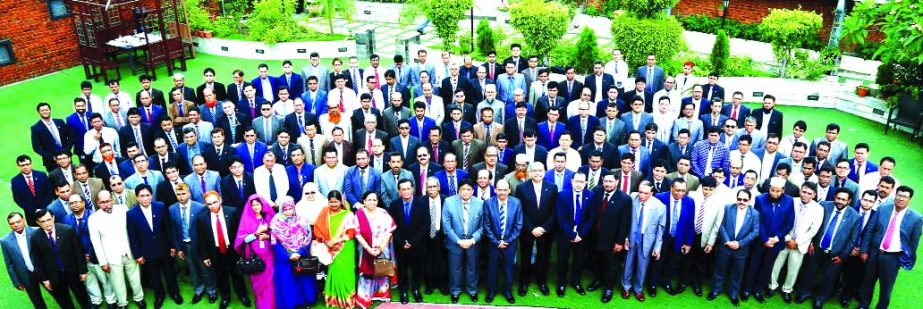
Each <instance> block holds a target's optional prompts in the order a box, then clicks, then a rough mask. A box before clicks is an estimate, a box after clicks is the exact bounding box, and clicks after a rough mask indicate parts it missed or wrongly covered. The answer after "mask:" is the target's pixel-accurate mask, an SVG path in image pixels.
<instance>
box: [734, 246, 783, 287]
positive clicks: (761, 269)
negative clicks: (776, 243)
mask: <svg viewBox="0 0 923 309" xmlns="http://www.w3.org/2000/svg"><path fill="white" fill-rule="evenodd" d="M752 246H753V248H751V249H750V262H749V263H748V264H747V272H746V275H745V276H744V284H743V291H744V292H762V291H763V289H764V288H766V284H767V283H768V282H769V275H770V274H771V273H772V267H773V265H774V264H775V262H776V257H777V256H778V255H779V251H776V250H774V249H773V248H766V247H764V246H763V244H762V243H759V241H755V242H754V243H753V245H752Z"/></svg>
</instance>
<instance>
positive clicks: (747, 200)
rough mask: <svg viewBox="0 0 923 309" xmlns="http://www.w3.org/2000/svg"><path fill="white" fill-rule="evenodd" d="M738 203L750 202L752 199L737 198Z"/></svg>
mask: <svg viewBox="0 0 923 309" xmlns="http://www.w3.org/2000/svg"><path fill="white" fill-rule="evenodd" d="M737 201H738V202H749V201H750V199H748V198H740V197H738V198H737Z"/></svg>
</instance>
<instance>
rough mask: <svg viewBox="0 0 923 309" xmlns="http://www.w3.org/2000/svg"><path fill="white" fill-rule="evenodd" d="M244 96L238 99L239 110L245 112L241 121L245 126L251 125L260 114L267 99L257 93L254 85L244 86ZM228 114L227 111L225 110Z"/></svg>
mask: <svg viewBox="0 0 923 309" xmlns="http://www.w3.org/2000/svg"><path fill="white" fill-rule="evenodd" d="M243 94H244V97H243V98H241V99H240V100H239V101H237V112H238V113H241V114H244V117H243V118H241V119H240V120H239V121H241V123H242V124H243V125H244V127H247V126H251V125H252V124H253V123H252V121H253V119H256V117H259V116H260V106H261V105H263V102H267V100H266V99H265V98H263V97H261V96H258V95H256V88H255V87H254V86H253V85H246V86H244V92H243ZM225 114H227V111H225Z"/></svg>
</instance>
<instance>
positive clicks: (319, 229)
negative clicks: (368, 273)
mask: <svg viewBox="0 0 923 309" xmlns="http://www.w3.org/2000/svg"><path fill="white" fill-rule="evenodd" d="M327 203H328V207H326V208H324V209H323V210H321V212H320V214H319V215H318V216H317V219H316V220H315V221H314V239H315V240H317V241H318V242H319V243H321V244H322V245H323V246H325V247H327V248H326V249H327V250H326V252H327V253H329V254H330V256H331V262H330V265H328V266H327V281H326V283H325V284H324V301H325V302H326V303H327V306H328V307H339V308H354V307H356V242H355V241H353V238H354V237H355V236H356V229H355V225H356V216H354V215H353V214H352V213H351V212H349V210H346V207H348V206H347V205H346V203H344V202H343V194H342V193H340V191H337V190H332V191H330V193H328V194H327ZM321 260H322V261H323V260H324V259H321Z"/></svg>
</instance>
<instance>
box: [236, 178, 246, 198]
mask: <svg viewBox="0 0 923 309" xmlns="http://www.w3.org/2000/svg"><path fill="white" fill-rule="evenodd" d="M237 193H238V194H240V199H244V182H243V181H242V180H238V181H237Z"/></svg>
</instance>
